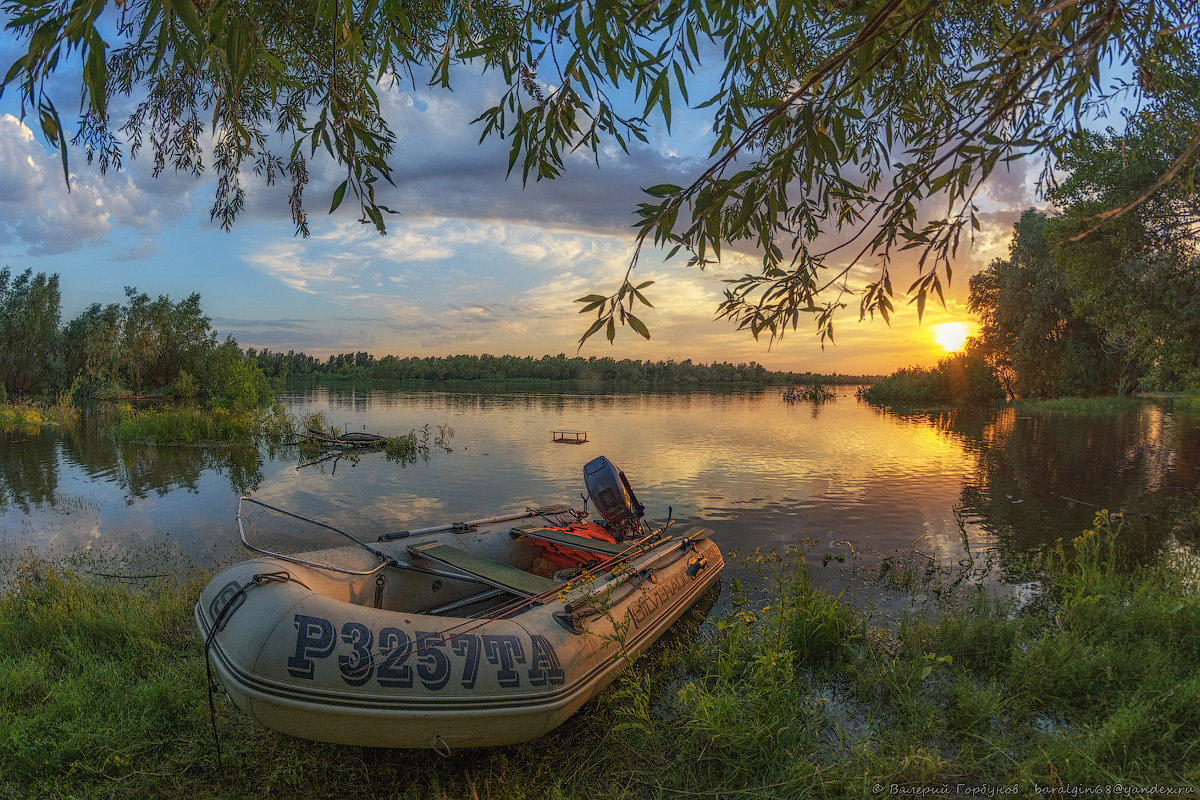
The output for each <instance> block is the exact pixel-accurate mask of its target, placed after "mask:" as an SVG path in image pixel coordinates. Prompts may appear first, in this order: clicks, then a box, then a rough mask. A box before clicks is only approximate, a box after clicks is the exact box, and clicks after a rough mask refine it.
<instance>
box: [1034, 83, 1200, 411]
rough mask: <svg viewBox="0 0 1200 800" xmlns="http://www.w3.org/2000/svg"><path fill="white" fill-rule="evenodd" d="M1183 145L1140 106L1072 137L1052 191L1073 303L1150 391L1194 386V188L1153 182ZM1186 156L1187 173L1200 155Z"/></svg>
mask: <svg viewBox="0 0 1200 800" xmlns="http://www.w3.org/2000/svg"><path fill="white" fill-rule="evenodd" d="M1191 88H1192V91H1191V92H1189V93H1187V94H1186V95H1185V96H1184V98H1182V99H1183V102H1185V103H1187V104H1189V105H1194V104H1200V81H1195V82H1194V83H1193V86H1192V87H1191ZM1154 114H1155V115H1164V111H1163V110H1156V111H1155V112H1154ZM1187 147H1188V142H1187V141H1186V139H1185V138H1184V137H1182V136H1181V135H1180V133H1179V132H1178V131H1177V130H1172V129H1171V128H1170V127H1169V126H1167V125H1164V124H1162V120H1159V119H1154V118H1152V116H1151V113H1150V112H1143V113H1141V114H1138V115H1136V116H1135V117H1134V118H1133V120H1132V121H1131V123H1130V125H1129V126H1128V127H1127V130H1126V131H1125V132H1124V133H1122V134H1118V133H1116V132H1114V131H1109V132H1108V133H1107V134H1106V135H1097V134H1092V135H1087V136H1084V137H1082V138H1080V139H1079V140H1077V142H1076V143H1075V145H1074V146H1073V147H1072V148H1071V151H1070V152H1069V154H1068V157H1067V159H1066V160H1065V163H1066V165H1067V166H1068V167H1069V168H1070V169H1071V175H1070V177H1069V178H1068V179H1067V180H1066V181H1064V182H1063V184H1062V185H1061V186H1060V187H1058V188H1057V189H1056V190H1055V191H1054V192H1053V194H1052V197H1053V199H1054V200H1055V201H1056V202H1057V203H1058V204H1059V205H1060V206H1061V207H1062V208H1063V211H1062V215H1061V216H1060V217H1059V218H1057V219H1055V220H1054V221H1053V223H1052V225H1051V227H1050V228H1049V233H1048V236H1049V237H1050V238H1051V239H1052V240H1054V241H1056V244H1055V245H1054V248H1053V256H1054V260H1055V263H1056V264H1058V265H1059V267H1060V268H1061V269H1062V270H1064V272H1065V275H1066V277H1067V280H1068V281H1069V283H1070V285H1071V287H1072V289H1073V290H1074V292H1075V300H1074V306H1075V308H1076V310H1077V311H1078V312H1079V313H1080V314H1082V315H1083V316H1085V317H1086V318H1087V319H1088V320H1089V321H1090V322H1091V323H1092V324H1094V325H1095V326H1097V327H1098V328H1099V329H1100V330H1101V331H1103V334H1104V337H1105V342H1106V345H1108V346H1110V347H1119V348H1123V349H1126V350H1127V351H1128V352H1129V353H1130V355H1131V356H1132V357H1133V358H1136V359H1137V360H1138V361H1139V362H1140V363H1141V364H1142V365H1143V366H1144V368H1145V369H1146V370H1147V375H1146V380H1145V382H1146V383H1147V384H1148V385H1149V386H1151V387H1153V388H1156V389H1166V390H1172V389H1174V390H1178V389H1187V388H1191V389H1196V388H1200V251H1198V249H1197V242H1196V237H1195V234H1196V231H1197V230H1200V194H1197V193H1196V192H1195V190H1194V186H1160V185H1159V176H1160V175H1161V174H1162V173H1163V171H1164V169H1166V167H1167V165H1169V164H1171V163H1172V162H1175V161H1177V160H1179V159H1180V157H1181V155H1182V154H1184V153H1186V152H1187ZM1190 161H1191V162H1192V163H1191V164H1189V169H1188V174H1189V176H1191V180H1192V181H1194V179H1195V175H1196V174H1197V172H1196V169H1197V162H1200V159H1197V158H1196V157H1195V155H1193V156H1191V157H1190ZM1134 201H1139V202H1138V203H1137V204H1136V206H1133V203H1134ZM1124 206H1131V210H1130V211H1129V213H1126V214H1123V215H1121V216H1120V217H1116V218H1109V217H1107V216H1106V215H1105V214H1104V211H1105V209H1108V208H1120V207H1124Z"/></svg>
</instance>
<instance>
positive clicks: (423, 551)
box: [408, 542, 562, 597]
mask: <svg viewBox="0 0 1200 800" xmlns="http://www.w3.org/2000/svg"><path fill="white" fill-rule="evenodd" d="M408 551H409V552H410V553H412V554H413V555H414V556H417V557H418V558H427V559H429V560H430V561H436V562H438V563H440V564H445V565H446V566H448V567H454V568H455V569H458V570H461V571H463V572H465V573H467V574H468V575H473V576H475V577H476V578H479V579H480V580H481V581H484V582H486V583H489V584H491V585H492V586H496V587H499V588H501V589H506V590H508V591H510V592H512V593H513V594H519V595H521V596H522V597H536V596H538V595H541V594H545V593H546V592H550V591H553V590H554V589H557V588H558V587H559V586H561V585H562V584H560V583H559V582H558V581H555V580H551V579H550V578H543V577H542V576H541V575H534V574H533V573H532V572H526V571H525V570H523V569H520V568H519V567H514V566H513V565H512V564H505V563H504V562H502V561H495V560H493V559H490V558H487V557H485V556H481V555H476V554H475V553H471V552H468V551H466V550H461V549H459V548H457V547H452V546H451V545H448V544H441V543H437V542H435V543H434V544H427V545H422V546H415V545H410V546H409V548H408Z"/></svg>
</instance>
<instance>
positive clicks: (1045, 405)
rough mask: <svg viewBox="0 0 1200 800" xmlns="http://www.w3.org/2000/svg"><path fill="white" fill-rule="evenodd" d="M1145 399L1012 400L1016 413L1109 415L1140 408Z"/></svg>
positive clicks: (1115, 397)
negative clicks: (1041, 412)
mask: <svg viewBox="0 0 1200 800" xmlns="http://www.w3.org/2000/svg"><path fill="white" fill-rule="evenodd" d="M1147 402H1149V401H1148V399H1147V398H1145V397H1137V396H1132V397H1130V396H1123V397H1118V396H1115V395H1106V396H1103V397H1055V398H1052V399H1049V400H1014V401H1012V405H1013V407H1014V408H1016V409H1017V410H1018V411H1048V412H1063V413H1069V414H1111V413H1113V412H1116V411H1125V410H1128V409H1134V408H1140V407H1141V406H1143V405H1145V404H1146V403H1147Z"/></svg>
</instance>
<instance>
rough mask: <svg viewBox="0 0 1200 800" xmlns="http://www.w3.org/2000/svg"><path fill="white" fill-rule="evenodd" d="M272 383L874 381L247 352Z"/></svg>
mask: <svg viewBox="0 0 1200 800" xmlns="http://www.w3.org/2000/svg"><path fill="white" fill-rule="evenodd" d="M246 357H247V359H249V360H251V361H253V362H254V363H256V364H258V367H259V368H260V369H261V370H262V371H263V374H265V375H266V376H267V377H268V378H281V379H284V380H311V381H318V382H319V381H356V380H384V381H592V382H603V383H638V384H659V385H667V384H670V385H692V384H714V383H716V384H720V383H727V384H733V383H754V384H796V383H814V382H822V383H838V384H857V383H863V382H865V381H869V380H871V378H867V377H863V376H859V375H838V374H834V375H819V374H815V373H812V372H776V371H773V370H768V369H767V368H766V367H764V366H763V365H762V364H759V363H757V362H754V361H751V362H750V363H748V364H729V363H726V362H717V363H713V364H696V363H693V362H692V360H691V359H687V360H684V361H673V360H670V361H637V360H633V359H628V358H625V359H621V360H617V359H614V358H607V357H606V358H597V357H596V356H590V357H588V358H583V357H582V356H574V357H568V356H566V355H564V354H562V353H560V354H558V355H556V356H549V355H547V356H541V357H540V358H534V357H532V356H493V355H488V354H484V355H478V356H467V355H461V356H426V357H416V356H406V357H401V356H384V357H383V358H376V357H375V356H373V355H371V354H370V353H364V352H358V353H341V354H339V355H334V356H329V358H327V359H325V360H321V359H319V358H316V357H314V356H310V355H307V354H306V353H296V352H293V351H289V352H287V353H281V352H273V351H271V350H269V349H267V348H263V349H262V350H256V349H254V348H250V349H248V350H247V351H246Z"/></svg>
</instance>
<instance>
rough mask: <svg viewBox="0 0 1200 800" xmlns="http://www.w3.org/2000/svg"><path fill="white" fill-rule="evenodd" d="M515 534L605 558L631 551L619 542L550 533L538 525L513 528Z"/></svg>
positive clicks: (564, 532) (558, 532)
mask: <svg viewBox="0 0 1200 800" xmlns="http://www.w3.org/2000/svg"><path fill="white" fill-rule="evenodd" d="M513 533H516V534H520V535H521V536H528V537H529V538H530V539H537V540H538V541H539V542H549V543H550V544H559V545H562V546H563V547H570V548H572V549H574V550H583V551H585V552H588V553H599V554H600V555H603V556H615V555H619V554H621V553H623V552H625V551H626V550H627V549H629V545H625V544H621V543H619V542H606V541H604V540H603V539H591V538H589V537H587V536H580V535H579V534H577V533H569V532H567V531H549V530H546V529H545V528H539V527H537V526H536V525H526V526H524V527H522V528H513Z"/></svg>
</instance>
